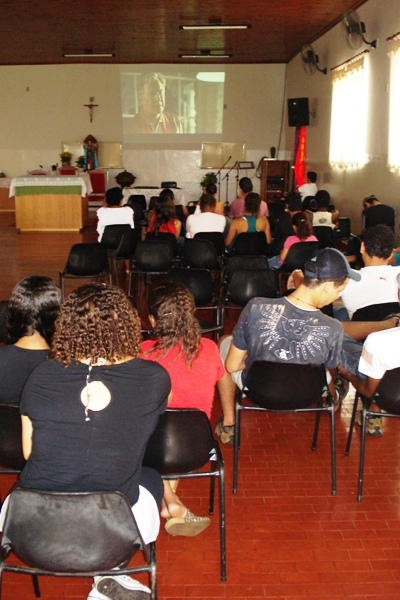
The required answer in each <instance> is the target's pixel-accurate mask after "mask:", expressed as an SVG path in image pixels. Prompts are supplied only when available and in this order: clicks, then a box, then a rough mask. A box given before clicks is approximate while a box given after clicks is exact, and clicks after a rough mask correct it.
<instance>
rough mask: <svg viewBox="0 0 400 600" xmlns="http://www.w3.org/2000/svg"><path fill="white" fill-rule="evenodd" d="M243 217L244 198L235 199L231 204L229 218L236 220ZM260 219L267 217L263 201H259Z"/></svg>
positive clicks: (265, 204)
mask: <svg viewBox="0 0 400 600" xmlns="http://www.w3.org/2000/svg"><path fill="white" fill-rule="evenodd" d="M243 215H244V198H236V200H234V201H233V202H232V204H231V217H232V218H233V219H238V218H239V217H243ZM258 215H259V216H261V217H268V205H267V203H266V202H264V200H261V204H260V210H259V213H258Z"/></svg>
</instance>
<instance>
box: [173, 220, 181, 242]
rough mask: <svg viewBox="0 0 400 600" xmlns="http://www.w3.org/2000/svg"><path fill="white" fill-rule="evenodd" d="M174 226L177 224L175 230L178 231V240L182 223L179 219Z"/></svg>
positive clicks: (176, 234) (176, 235)
mask: <svg viewBox="0 0 400 600" xmlns="http://www.w3.org/2000/svg"><path fill="white" fill-rule="evenodd" d="M174 224H175V229H176V233H175V237H176V239H178V237H179V236H180V235H181V229H182V223H181V222H180V220H179V219H175V220H174Z"/></svg>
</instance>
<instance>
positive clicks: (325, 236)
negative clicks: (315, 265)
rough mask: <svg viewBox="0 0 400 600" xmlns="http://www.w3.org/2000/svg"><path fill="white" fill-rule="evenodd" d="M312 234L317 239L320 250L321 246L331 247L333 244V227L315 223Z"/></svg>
mask: <svg viewBox="0 0 400 600" xmlns="http://www.w3.org/2000/svg"><path fill="white" fill-rule="evenodd" d="M313 231H314V235H315V237H316V238H317V240H318V247H319V249H320V250H322V249H323V248H332V246H333V229H332V227H328V226H326V225H316V226H315V227H313Z"/></svg>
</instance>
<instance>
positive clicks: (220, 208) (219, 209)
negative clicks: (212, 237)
mask: <svg viewBox="0 0 400 600" xmlns="http://www.w3.org/2000/svg"><path fill="white" fill-rule="evenodd" d="M217 192H218V188H217V186H216V185H215V183H209V184H208V185H206V187H205V188H204V190H203V194H211V195H212V196H214V198H215V212H216V213H217V214H218V215H223V214H224V203H223V202H222V201H221V200H218V198H217ZM200 212H201V210H200V200H199V201H198V203H197V206H196V210H195V211H194V214H195V215H198V214H199V213H200Z"/></svg>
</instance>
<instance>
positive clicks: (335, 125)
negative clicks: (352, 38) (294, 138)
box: [329, 51, 369, 169]
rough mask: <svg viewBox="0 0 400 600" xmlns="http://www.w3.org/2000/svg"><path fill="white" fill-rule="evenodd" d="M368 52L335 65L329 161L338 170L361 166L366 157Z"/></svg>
mask: <svg viewBox="0 0 400 600" xmlns="http://www.w3.org/2000/svg"><path fill="white" fill-rule="evenodd" d="M368 66H369V65H368V51H366V52H363V53H362V54H358V55H357V56H355V57H354V58H352V59H351V60H349V61H347V62H345V63H343V64H341V65H339V66H338V67H335V69H333V76H332V86H333V90H332V115H331V137H330V148H329V161H330V164H331V166H333V167H338V168H341V169H347V168H351V167H352V168H356V167H362V166H363V165H364V164H365V163H366V162H367V160H368V156H367V125H368V104H369V76H368V75H369V71H368Z"/></svg>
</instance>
